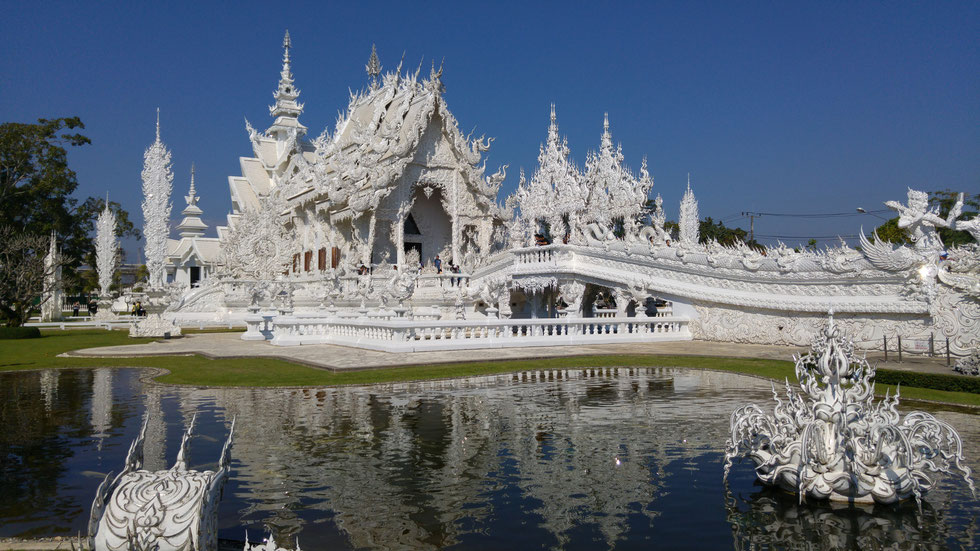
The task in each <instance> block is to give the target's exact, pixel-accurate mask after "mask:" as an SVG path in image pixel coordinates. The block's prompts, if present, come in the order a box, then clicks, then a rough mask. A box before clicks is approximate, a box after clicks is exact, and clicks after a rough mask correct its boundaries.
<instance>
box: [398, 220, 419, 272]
mask: <svg viewBox="0 0 980 551" xmlns="http://www.w3.org/2000/svg"><path fill="white" fill-rule="evenodd" d="M405 218H406V216H405V215H404V214H402V209H398V217H397V218H396V219H395V224H397V225H398V227H397V228H395V262H396V263H397V264H398V269H399V270H405V269H406V268H405ZM414 267H416V266H409V267H408V269H411V268H414Z"/></svg>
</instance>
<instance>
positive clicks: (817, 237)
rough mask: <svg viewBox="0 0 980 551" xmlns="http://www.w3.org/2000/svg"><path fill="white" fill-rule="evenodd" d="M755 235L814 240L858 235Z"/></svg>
mask: <svg viewBox="0 0 980 551" xmlns="http://www.w3.org/2000/svg"><path fill="white" fill-rule="evenodd" d="M756 237H759V238H762V239H816V240H818V241H819V240H827V239H857V238H858V237H859V236H858V235H822V236H813V235H757V236H756Z"/></svg>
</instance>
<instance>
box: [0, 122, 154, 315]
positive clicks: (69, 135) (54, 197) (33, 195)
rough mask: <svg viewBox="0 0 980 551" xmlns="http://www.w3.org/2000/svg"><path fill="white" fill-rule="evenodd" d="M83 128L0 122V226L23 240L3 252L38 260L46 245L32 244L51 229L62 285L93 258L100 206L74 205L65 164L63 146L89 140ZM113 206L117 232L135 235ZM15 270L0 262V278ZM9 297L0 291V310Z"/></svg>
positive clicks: (92, 202) (98, 202)
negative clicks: (60, 256)
mask: <svg viewBox="0 0 980 551" xmlns="http://www.w3.org/2000/svg"><path fill="white" fill-rule="evenodd" d="M84 128H85V125H84V124H82V121H81V120H80V119H79V118H78V117H65V118H59V119H38V122H37V123H36V124H27V123H17V122H7V123H3V124H0V226H4V227H6V228H7V231H8V234H12V235H17V236H22V237H24V238H25V241H24V242H19V243H18V245H17V247H15V248H14V249H13V250H12V251H10V250H8V254H10V255H13V257H16V258H21V259H22V260H23V261H24V262H28V263H32V262H35V261H38V260H42V261H43V257H44V256H45V254H46V253H47V249H46V246H45V247H41V248H40V249H37V248H36V247H35V245H37V243H40V242H42V241H43V242H44V243H48V242H49V238H50V237H49V236H50V235H51V232H52V231H55V232H56V233H57V235H58V244H59V247H60V248H61V251H62V253H63V257H64V258H65V259H66V260H65V264H64V265H63V266H62V273H63V280H64V281H65V282H66V288H68V287H67V285H75V283H74V282H76V281H78V278H76V277H75V275H76V272H77V269H78V266H79V265H80V264H81V263H82V262H83V261H90V262H89V263H90V264H92V261H93V260H94V259H92V254H93V253H94V245H93V242H92V230H93V227H94V220H95V218H96V217H97V216H98V214H99V212H100V211H101V210H102V205H103V204H104V200H102V199H96V198H89V199H87V200H85V201H83V202H82V203H81V205H79V201H78V199H77V198H75V197H73V196H72V194H73V193H74V192H75V190H76V189H77V188H78V180H77V177H76V175H75V172H74V171H73V170H71V168H70V167H69V166H68V149H67V148H69V147H76V146H82V145H86V144H90V143H92V142H91V140H90V139H89V138H87V137H85V136H84V135H82V134H81V133H79V132H77V131H78V130H83V129H84ZM112 207H113V210H114V211H115V212H116V215H117V218H118V219H119V226H120V230H121V232H122V234H123V235H132V236H134V237H136V236H138V235H139V234H138V233H137V232H136V231H135V229H133V226H132V223H131V222H129V217H128V215H127V214H126V212H125V211H124V210H122V209H121V208H119V205H118V204H114V205H112ZM32 240H33V241H32ZM35 241H36V242H35ZM32 254H33V255H35V256H37V255H40V259H38V258H34V257H30V255H32ZM18 255H20V256H18ZM25 255H26V256H25ZM13 257H8V258H13ZM15 268H16V266H15V265H13V264H10V263H5V264H3V265H0V271H4V273H2V274H0V279H4V280H5V281H15V280H16V279H17V277H19V276H18V273H16V271H15ZM8 289H9V288H8ZM74 290H78V289H77V288H76V289H74ZM35 298H36V297H35ZM12 300H14V298H13V296H11V295H3V294H2V293H0V304H2V305H4V306H3V307H5V308H7V310H3V309H2V308H0V312H9V311H11V310H10V307H11V304H13V302H11V301H12ZM15 302H16V301H15ZM4 317H7V316H4ZM11 321H12V320H10V319H8V320H7V322H8V323H10V322H11Z"/></svg>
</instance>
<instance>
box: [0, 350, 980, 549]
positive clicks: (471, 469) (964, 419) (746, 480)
mask: <svg viewBox="0 0 980 551" xmlns="http://www.w3.org/2000/svg"><path fill="white" fill-rule="evenodd" d="M768 396H769V387H768V383H767V382H765V381H760V380H757V379H753V378H749V377H741V376H733V375H727V374H720V373H714V372H700V371H687V370H677V369H588V370H581V369H580V370H555V371H536V372H525V373H519V374H513V375H511V374H508V375H500V376H491V377H479V378H472V379H466V380H451V381H433V382H424V383H405V384H389V385H378V386H373V387H349V388H333V389H290V390H271V389H193V388H179V389H174V388H170V387H163V386H161V385H155V384H147V385H144V384H143V383H141V382H140V380H139V372H138V371H136V370H112V371H110V370H93V371H84V370H78V371H63V372H60V373H59V372H35V373H10V374H2V375H0V423H2V424H3V426H5V427H8V428H9V430H5V431H2V432H0V458H3V466H2V467H0V536H11V535H20V536H39V535H59V534H60V535H67V534H74V533H75V532H76V531H78V530H84V522H85V519H86V516H87V514H88V510H87V509H88V504H89V503H90V502H91V498H92V495H94V492H95V488H96V486H97V485H98V482H99V481H100V480H101V477H99V476H97V475H98V474H99V473H105V472H107V471H109V470H116V469H118V466H119V465H120V464H121V462H122V461H123V459H124V457H125V453H126V450H127V449H128V446H129V442H130V441H131V440H132V438H133V437H134V436H135V434H136V431H137V430H138V429H139V425H140V422H141V415H142V413H143V412H144V411H149V412H150V419H151V424H150V426H149V427H148V430H147V435H146V442H145V447H144V450H145V460H146V466H147V468H150V469H157V468H163V467H164V465H166V464H168V463H172V461H173V457H167V453H168V452H169V453H170V454H171V455H173V454H175V453H176V450H177V447H178V445H179V438H180V433H181V430H182V427H183V425H184V424H185V423H186V422H187V419H189V418H190V416H191V415H192V414H193V413H194V412H195V411H196V412H198V414H199V417H198V424H197V431H198V434H199V436H196V437H195V438H194V439H193V440H192V443H191V449H190V451H191V454H190V466H191V467H192V468H198V469H200V468H214V465H212V464H208V463H195V458H201V461H213V459H214V458H215V457H217V456H218V455H219V453H220V446H221V442H222V439H223V436H224V435H225V434H226V433H227V431H228V425H229V424H230V420H231V419H232V417H234V416H236V415H237V416H238V424H237V426H236V434H237V436H236V441H235V445H234V448H233V451H232V457H233V464H232V469H233V470H232V475H231V478H230V480H229V483H228V485H227V486H226V487H225V494H224V499H223V501H222V503H221V506H220V508H219V515H220V516H219V526H220V534H219V535H220V537H222V538H228V539H235V540H241V539H242V538H243V536H244V530H243V528H247V529H248V530H249V532H250V533H252V534H258V533H269V532H271V533H273V534H274V535H275V537H276V540H277V541H280V542H293V541H294V540H295V537H296V536H298V537H299V539H300V541H301V543H302V545H303V548H304V549H310V550H314V549H326V548H331V549H332V548H338V549H345V548H379V547H384V548H388V549H397V548H404V549H409V548H410V549H426V548H429V549H436V548H460V549H463V548H465V549H471V548H501V547H519V548H524V547H533V548H564V549H592V548H607V547H617V548H633V547H636V548H639V547H644V548H648V547H650V545H651V544H655V545H656V544H660V545H661V546H667V547H672V548H678V547H685V546H688V547H697V546H700V547H704V546H707V547H711V548H717V547H728V546H730V545H731V542H732V537H733V530H734V535H735V544H736V547H737V548H749V547H752V546H759V545H763V546H766V545H776V546H779V547H783V546H786V547H791V548H810V547H807V546H806V544H807V543H808V542H809V544H812V545H814V546H816V547H815V548H818V549H823V548H828V549H837V548H849V547H854V546H864V544H865V543H868V542H869V541H870V540H867V539H861V538H868V537H870V538H873V539H874V541H875V543H876V544H877V545H880V546H883V547H887V546H888V545H899V547H897V548H904V547H901V545H902V543H901V541H902V540H901V539H900V538H901V537H902V535H903V534H905V536H904V537H906V538H917V539H912V540H910V541H917V542H918V541H921V542H926V541H931V539H936V538H938V540H939V541H945V542H946V543H947V544H951V545H954V546H955V545H961V546H968V545H972V542H973V538H974V533H975V531H976V529H975V526H974V524H973V523H974V522H975V521H974V520H973V518H974V517H975V516H976V514H977V513H978V512H980V503H978V502H977V500H976V499H974V498H973V497H972V496H970V495H969V493H966V494H964V493H963V491H962V490H961V489H960V488H959V487H958V486H955V485H940V487H939V488H938V489H937V491H935V492H933V493H931V494H929V496H928V497H927V502H928V503H930V504H932V505H933V507H932V508H927V509H926V510H925V511H924V513H923V516H922V517H921V518H919V517H916V518H915V519H914V522H913V521H910V520H908V519H906V518H905V517H902V516H899V517H895V516H894V515H891V513H889V512H888V511H886V512H885V513H880V514H879V512H878V510H875V511H873V514H872V513H868V514H867V520H864V521H861V520H860V519H859V518H856V517H855V516H854V514H853V513H848V514H849V515H850V516H845V517H840V515H839V512H837V511H836V510H833V509H829V508H821V507H820V506H812V505H803V506H799V505H796V504H795V503H794V502H793V501H792V499H790V501H789V502H788V504H787V502H786V501H785V500H783V501H779V499H778V498H779V497H780V496H777V495H771V494H768V493H765V492H762V493H759V492H757V493H754V494H751V495H749V497H748V498H742V497H733V496H732V494H726V490H725V488H724V487H723V486H722V484H721V457H722V452H723V446H724V442H725V438H726V437H727V431H728V418H729V415H730V413H731V411H732V410H733V409H734V408H735V407H736V406H737V405H739V404H742V403H744V402H746V401H752V400H764V399H766V398H768ZM934 413H936V414H937V415H938V416H940V417H942V418H945V419H946V420H948V421H950V422H951V423H953V424H954V425H955V426H957V427H958V428H960V429H961V433H962V434H963V436H964V441H965V443H966V446H967V449H966V453H967V456H968V458H969V461H970V462H971V463H970V464H971V467H974V468H975V467H976V466H977V459H978V449H977V446H976V444H977V436H978V435H977V432H978V430H980V429H978V428H977V427H976V422H975V421H976V416H975V415H973V414H970V413H962V412H952V411H945V412H943V411H936V412H934ZM168 459H169V461H167V460H168ZM753 479H754V475H753V474H752V470H751V464H749V463H745V464H737V465H736V467H735V469H734V470H733V472H732V477H731V479H730V484H731V488H732V491H733V492H734V493H735V496H739V495H740V494H742V493H748V492H750V491H756V490H757V489H756V488H754V487H753V485H752V480H753ZM936 504H940V505H938V506H937V505H936ZM937 511H942V513H938V512H937ZM904 514H906V512H901V515H904ZM828 515H829V516H828ZM890 515H891V516H890ZM692 534H696V536H697V539H696V540H693V539H691V537H692ZM868 534H870V535H868ZM794 541H795V542H798V543H799V544H800V546H802V547H793V546H794V545H796V544H795V543H793V542H794ZM827 542H834V543H827ZM695 544H697V545H695Z"/></svg>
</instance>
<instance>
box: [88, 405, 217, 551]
mask: <svg viewBox="0 0 980 551" xmlns="http://www.w3.org/2000/svg"><path fill="white" fill-rule="evenodd" d="M195 419H196V415H195V416H194V417H192V418H191V422H190V425H189V426H188V427H187V432H185V433H184V438H183V440H182V441H181V443H180V451H179V452H178V453H177V461H176V462H175V463H174V466H173V467H172V468H170V469H169V470H165V471H157V472H151V471H146V470H143V441H144V439H145V437H146V425H147V421H148V420H149V417H147V418H146V419H144V421H143V427H142V429H141V430H140V433H139V436H137V437H136V440H134V441H133V444H132V445H131V446H130V448H129V454H128V455H127V456H126V466H125V468H124V469H123V471H122V472H121V473H119V475H118V476H116V477H115V478H114V479H112V482H111V483H110V482H109V479H110V478H111V477H112V473H109V474H108V475H106V477H105V480H103V481H102V484H100V485H99V489H98V491H97V492H96V494H95V500H94V501H93V502H92V512H91V516H90V518H89V528H88V531H89V547H90V548H91V549H95V550H96V551H130V550H133V549H136V550H150V549H153V550H155V551H170V550H174V551H198V550H213V549H216V548H217V520H218V500H219V499H220V497H221V488H222V487H223V486H224V483H225V480H226V479H227V478H228V471H229V461H230V460H231V441H232V436H234V434H235V421H234V419H233V420H232V422H231V429H230V430H229V432H228V439H227V440H225V445H224V447H223V448H222V449H221V457H220V458H219V460H218V470H217V471H195V470H189V469H188V468H187V443H188V441H189V440H190V437H191V433H192V431H193V430H194V421H195Z"/></svg>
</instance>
